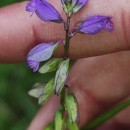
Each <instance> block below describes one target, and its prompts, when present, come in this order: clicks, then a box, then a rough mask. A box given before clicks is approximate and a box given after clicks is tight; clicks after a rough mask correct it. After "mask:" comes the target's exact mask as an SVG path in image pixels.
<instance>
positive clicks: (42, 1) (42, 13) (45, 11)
mask: <svg viewBox="0 0 130 130" xmlns="http://www.w3.org/2000/svg"><path fill="white" fill-rule="evenodd" d="M26 11H29V12H32V13H34V12H35V13H36V14H37V16H38V17H39V18H40V19H41V20H43V21H45V22H50V21H51V22H56V23H62V22H63V20H62V18H61V16H60V14H59V12H58V11H57V10H56V9H55V8H54V7H53V6H52V5H51V4H50V3H48V2H47V1H46V0H31V1H30V2H29V3H28V4H27V6H26Z"/></svg>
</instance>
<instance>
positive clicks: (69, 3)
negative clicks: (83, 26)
mask: <svg viewBox="0 0 130 130" xmlns="http://www.w3.org/2000/svg"><path fill="white" fill-rule="evenodd" d="M87 2H88V0H61V3H62V5H63V8H64V11H65V12H66V13H67V14H69V16H71V15H72V14H74V13H77V12H78V11H79V10H80V9H81V8H82V7H83V6H84V5H86V4H87Z"/></svg>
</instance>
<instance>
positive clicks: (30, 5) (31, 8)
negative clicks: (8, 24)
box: [26, 0, 36, 12]
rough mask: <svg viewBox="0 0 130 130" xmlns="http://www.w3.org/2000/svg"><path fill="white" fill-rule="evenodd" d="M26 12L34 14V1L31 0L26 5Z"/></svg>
mask: <svg viewBox="0 0 130 130" xmlns="http://www.w3.org/2000/svg"><path fill="white" fill-rule="evenodd" d="M26 11H29V12H35V11H36V5H35V0H31V1H30V2H29V3H27V6H26Z"/></svg>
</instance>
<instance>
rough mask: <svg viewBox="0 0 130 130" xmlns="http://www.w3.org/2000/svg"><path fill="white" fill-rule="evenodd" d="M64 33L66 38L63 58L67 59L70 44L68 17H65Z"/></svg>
mask: <svg viewBox="0 0 130 130" xmlns="http://www.w3.org/2000/svg"><path fill="white" fill-rule="evenodd" d="M65 31H66V38H65V45H64V57H65V59H67V58H68V57H69V43H70V36H69V31H70V17H69V16H67V21H66V23H65Z"/></svg>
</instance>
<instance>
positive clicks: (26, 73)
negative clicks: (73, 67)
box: [0, 0, 51, 130]
mask: <svg viewBox="0 0 130 130" xmlns="http://www.w3.org/2000/svg"><path fill="white" fill-rule="evenodd" d="M20 1H23V0H0V7H3V6H5V5H8V4H12V3H15V2H20ZM50 78H51V74H49V75H45V77H44V78H43V75H40V74H36V73H33V72H32V71H31V70H30V69H29V68H27V66H26V65H25V64H23V63H22V64H1V65H0V130H26V128H27V126H28V125H29V123H30V121H31V120H32V119H33V117H34V115H35V114H36V112H37V111H38V108H39V106H38V105H37V100H34V99H33V98H31V97H30V96H28V91H29V90H30V89H31V87H32V85H33V84H34V83H36V82H47V81H48V80H49V79H50Z"/></svg>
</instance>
